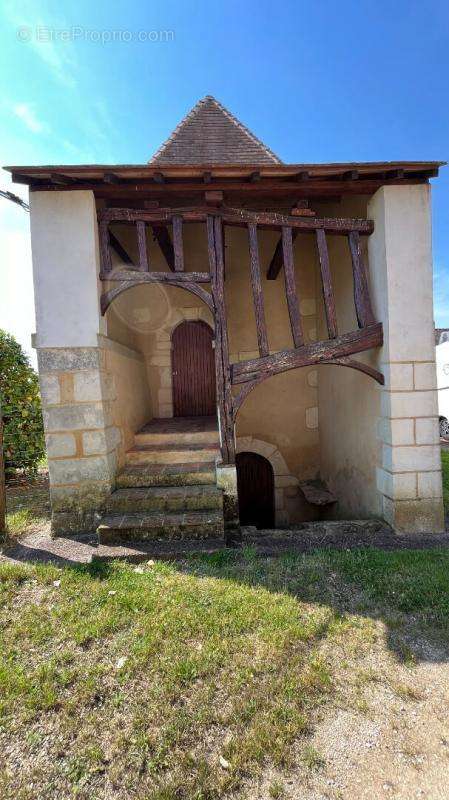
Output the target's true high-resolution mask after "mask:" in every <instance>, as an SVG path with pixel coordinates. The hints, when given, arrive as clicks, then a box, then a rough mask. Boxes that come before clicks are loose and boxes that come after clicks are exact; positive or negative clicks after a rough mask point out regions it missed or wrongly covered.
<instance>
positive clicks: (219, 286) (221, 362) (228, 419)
mask: <svg viewBox="0 0 449 800" xmlns="http://www.w3.org/2000/svg"><path fill="white" fill-rule="evenodd" d="M206 229H207V246H208V254H209V266H210V276H211V285H212V297H213V302H214V308H215V314H214V317H215V377H216V384H217V412H218V417H219V428H220V447H221V458H222V461H223V463H224V464H233V463H234V462H235V436H234V417H233V413H232V392H231V384H230V371H229V350H228V332H227V322H226V320H227V316H226V304H225V296H224V256H223V239H222V228H221V220H220V219H219V218H214V216H213V215H212V214H209V215H208V216H207V220H206Z"/></svg>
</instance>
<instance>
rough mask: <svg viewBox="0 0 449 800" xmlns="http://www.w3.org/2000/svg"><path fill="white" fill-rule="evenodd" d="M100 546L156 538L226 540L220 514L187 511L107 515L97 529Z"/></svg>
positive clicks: (216, 512)
mask: <svg viewBox="0 0 449 800" xmlns="http://www.w3.org/2000/svg"><path fill="white" fill-rule="evenodd" d="M97 534H98V538H99V541H100V543H101V544H123V543H126V542H127V541H154V540H157V539H162V540H170V539H190V540H192V539H217V538H222V537H223V541H224V524H223V513H222V512H221V511H187V512H185V513H179V514H169V513H163V512H162V513H158V512H153V513H144V514H106V515H105V516H104V517H103V518H102V520H101V522H100V524H99V526H98V528H97Z"/></svg>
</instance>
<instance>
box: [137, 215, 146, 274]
mask: <svg viewBox="0 0 449 800" xmlns="http://www.w3.org/2000/svg"><path fill="white" fill-rule="evenodd" d="M136 225H137V245H138V248H139V270H140V272H148V254H147V233H146V226H145V223H144V222H141V221H139V222H136Z"/></svg>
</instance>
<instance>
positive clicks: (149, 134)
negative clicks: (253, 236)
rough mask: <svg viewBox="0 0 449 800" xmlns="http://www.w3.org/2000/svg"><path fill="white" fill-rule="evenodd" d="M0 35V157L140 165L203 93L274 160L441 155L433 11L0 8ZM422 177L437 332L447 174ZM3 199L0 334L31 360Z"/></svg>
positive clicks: (448, 115) (25, 271) (443, 85)
mask: <svg viewBox="0 0 449 800" xmlns="http://www.w3.org/2000/svg"><path fill="white" fill-rule="evenodd" d="M19 6H20V7H19ZM0 32H1V33H0V45H1V46H0V84H1V92H0V98H1V99H0V154H1V159H0V161H1V163H3V164H58V163H65V164H70V163H94V162H97V163H135V162H137V163H138V162H142V161H146V160H147V159H148V158H149V157H150V155H151V154H152V153H153V152H154V150H155V149H156V148H157V147H158V146H159V144H160V143H161V141H162V140H164V139H165V138H166V137H167V135H168V134H169V133H170V132H171V130H172V129H173V128H174V127H175V125H176V124H177V123H178V121H179V119H180V118H181V117H182V116H183V115H184V114H185V113H186V112H187V111H188V110H189V109H190V108H191V106H192V105H194V103H195V102H196V101H197V100H198V99H199V98H200V97H203V96H204V95H206V94H213V95H215V96H216V97H217V99H219V100H220V101H221V102H222V103H224V105H226V106H228V107H229V108H230V110H231V111H232V112H233V113H234V114H236V116H237V117H239V118H240V119H241V120H242V121H243V122H244V123H245V124H247V125H248V126H249V127H250V128H251V129H252V130H254V132H255V133H256V134H257V135H258V136H260V138H262V139H263V140H264V141H265V142H266V143H267V144H268V145H269V146H270V147H271V148H272V149H273V150H274V151H275V152H276V153H277V154H278V155H279V156H280V157H281V158H282V159H283V160H284V161H291V162H302V161H304V162H320V161H324V162H326V161H378V160H407V159H410V160H414V159H416V160H420V159H423V160H425V159H441V160H446V159H447V158H448V156H449V104H448V102H447V86H448V81H449V46H448V45H449V4H448V3H447V2H419V3H418V2H410V0H409V1H408V2H396V3H395V4H394V5H393V4H392V3H391V2H377V3H372V2H363V0H362V2H360V0H357V2H355V1H351V2H345V0H340V1H339V2H326V1H325V2H315V3H311V2H310V0H307V2H298V0H294V2H292V1H291V0H284V2H283V3H282V4H280V3H279V4H275V3H273V2H272V1H271V2H265V0H262V2H260V0H259V1H258V2H256V1H255V0H250V1H249V2H241V1H240V2H235V0H227V1H226V2H215V1H214V0H209V2H203V0H200V2H192V1H191V0H172V2H167V0H164V2H159V0H153V1H152V2H133V3H130V2H128V3H124V2H114V1H112V2H104V1H103V0H100V2H96V3H95V5H94V4H92V3H91V2H85V0H81V2H64V0H62V1H60V2H58V3H56V2H54V3H50V2H47V3H44V2H41V0H35V2H32V3H31V2H30V3H28V2H26V0H25V2H21V3H20V4H18V3H17V2H9V0H3V2H2V4H1V6H0ZM7 182H8V178H7V176H5V174H4V173H0V185H1V186H2V187H4V186H5V185H6V184H7ZM433 183H434V188H433V224H434V266H435V276H436V280H435V316H436V322H437V324H438V325H440V326H449V257H448V253H449V232H448V225H447V217H448V210H449V168H446V169H443V170H442V172H441V176H440V178H439V179H438V180H437V181H434V182H433ZM14 191H18V192H20V193H21V194H22V195H25V194H26V192H24V190H23V189H20V188H19V189H14ZM7 205H8V206H9V204H7V203H6V202H5V201H1V200H0V242H1V243H2V244H0V246H1V247H2V251H3V257H2V259H1V261H2V263H1V264H0V325H1V326H2V327H7V328H9V329H10V330H11V331H12V332H14V333H15V334H16V335H17V336H18V337H19V338H20V340H21V341H22V342H23V343H24V344H25V346H26V347H27V350H28V351H29V350H30V348H29V335H30V333H31V332H32V331H33V330H34V320H33V306H32V288H31V270H30V263H29V259H30V255H29V243H28V219H27V215H26V214H25V213H24V212H22V211H21V210H20V209H18V208H17V209H16V208H14V207H12V206H11V207H8V208H6V206H7ZM19 293H20V294H19Z"/></svg>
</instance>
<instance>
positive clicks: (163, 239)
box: [147, 211, 175, 272]
mask: <svg viewBox="0 0 449 800" xmlns="http://www.w3.org/2000/svg"><path fill="white" fill-rule="evenodd" d="M147 213H148V214H152V213H153V214H154V213H157V212H150V211H148V212H147ZM151 227H152V230H153V236H154V238H155V239H156V241H157V243H158V245H159V247H160V248H161V251H162V254H163V256H164V258H165V261H166V263H167V266H168V268H169V270H171V272H174V271H175V253H174V250H173V244H172V240H171V239H170V234H169V232H168V230H167V227H166V225H152V226H151Z"/></svg>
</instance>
